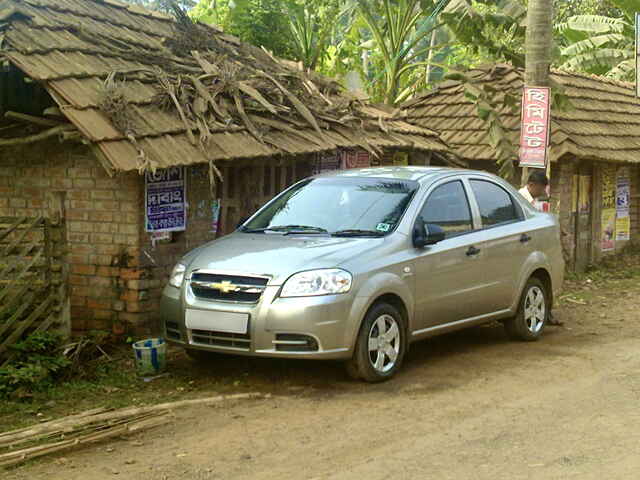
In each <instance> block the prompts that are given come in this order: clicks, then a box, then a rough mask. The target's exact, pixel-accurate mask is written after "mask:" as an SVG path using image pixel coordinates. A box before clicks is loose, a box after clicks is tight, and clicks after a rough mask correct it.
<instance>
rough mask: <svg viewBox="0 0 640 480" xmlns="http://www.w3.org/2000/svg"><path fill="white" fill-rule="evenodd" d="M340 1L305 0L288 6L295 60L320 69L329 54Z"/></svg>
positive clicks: (308, 66)
mask: <svg viewBox="0 0 640 480" xmlns="http://www.w3.org/2000/svg"><path fill="white" fill-rule="evenodd" d="M340 4H341V2H340V1H339V0H328V1H325V2H315V1H313V0H311V1H305V2H304V4H302V5H291V6H289V11H288V15H289V29H290V32H291V40H292V45H293V49H294V54H295V57H296V60H299V61H301V62H302V64H303V65H304V67H305V68H308V69H311V70H315V69H317V68H318V67H319V66H320V65H321V64H322V63H323V62H324V60H325V59H326V58H327V56H328V55H329V45H330V42H331V40H332V36H333V32H334V31H335V30H336V21H337V20H338V18H339V16H340Z"/></svg>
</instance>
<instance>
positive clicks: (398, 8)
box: [358, 0, 444, 105]
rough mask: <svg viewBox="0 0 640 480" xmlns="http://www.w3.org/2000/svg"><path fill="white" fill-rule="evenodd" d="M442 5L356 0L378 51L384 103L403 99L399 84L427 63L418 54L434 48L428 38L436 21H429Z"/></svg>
mask: <svg viewBox="0 0 640 480" xmlns="http://www.w3.org/2000/svg"><path fill="white" fill-rule="evenodd" d="M443 4H444V3H443V2H428V1H422V2H421V1H420V0H396V1H393V0H379V1H376V0H361V1H360V2H358V12H359V13H360V15H361V17H362V19H363V21H364V23H365V24H366V27H367V29H368V30H369V32H370V34H371V36H372V46H375V48H376V50H377V51H378V53H379V59H378V61H379V64H380V67H381V68H380V69H379V70H378V71H379V72H380V73H379V75H378V77H381V78H382V86H383V92H382V99H383V100H384V101H385V103H387V104H391V105H393V104H396V103H398V102H400V101H402V100H404V99H405V98H406V95H407V93H408V90H407V89H406V88H405V90H403V89H402V86H403V84H405V85H406V80H407V78H409V77H410V73H411V72H412V71H413V70H415V69H416V68H419V67H426V66H427V64H428V62H427V61H424V60H422V61H421V60H420V57H423V56H424V55H425V54H427V53H428V52H429V51H430V50H432V49H434V48H436V46H435V45H434V46H432V45H430V43H429V39H431V33H432V32H433V31H435V30H436V29H437V28H438V27H439V24H436V23H435V22H430V20H433V19H434V18H436V17H437V15H438V14H439V11H440V8H441V6H442V5H443ZM429 23H431V24H429ZM425 42H426V43H425ZM377 80H378V81H379V80H380V78H378V79H377Z"/></svg>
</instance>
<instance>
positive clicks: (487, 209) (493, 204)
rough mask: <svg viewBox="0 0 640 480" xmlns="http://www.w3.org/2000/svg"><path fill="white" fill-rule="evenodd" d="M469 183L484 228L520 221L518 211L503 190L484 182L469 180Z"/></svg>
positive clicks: (491, 183)
mask: <svg viewBox="0 0 640 480" xmlns="http://www.w3.org/2000/svg"><path fill="white" fill-rule="evenodd" d="M470 183H471V189H472V190H473V193H474V195H475V196H476V201H477V202H478V208H479V209H480V217H481V218H482V226H483V227H484V228H488V227H494V226H496V225H501V224H504V223H510V222H515V221H518V220H520V213H519V210H518V208H517V207H516V205H515V203H514V202H513V198H512V197H511V195H509V193H508V192H507V191H506V190H505V189H504V188H502V187H500V186H499V185H496V184H495V183H493V182H489V181H486V180H471V182H470Z"/></svg>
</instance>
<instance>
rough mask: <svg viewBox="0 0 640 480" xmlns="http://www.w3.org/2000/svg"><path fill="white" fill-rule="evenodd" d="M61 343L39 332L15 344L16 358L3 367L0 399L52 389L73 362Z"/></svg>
mask: <svg viewBox="0 0 640 480" xmlns="http://www.w3.org/2000/svg"><path fill="white" fill-rule="evenodd" d="M61 342H62V337H61V336H60V335H58V334H55V333H51V332H37V333H34V334H32V335H29V336H28V337H27V338H26V339H25V340H23V341H21V342H18V343H16V344H15V345H13V346H12V347H11V351H12V353H13V358H12V359H11V361H10V362H9V363H8V364H7V365H5V366H3V367H1V368H0V398H2V397H5V398H6V397H8V396H9V395H12V394H18V395H20V396H28V395H29V394H31V393H32V392H34V391H42V390H45V389H47V388H49V387H50V386H51V385H52V384H53V382H54V381H55V379H56V378H58V377H59V376H60V375H61V374H62V373H63V372H64V370H65V369H66V368H67V367H68V366H69V365H70V363H71V362H70V361H69V360H68V359H67V358H66V357H65V356H64V355H63V353H62V352H61V350H60V347H61Z"/></svg>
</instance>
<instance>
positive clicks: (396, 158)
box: [393, 152, 409, 166]
mask: <svg viewBox="0 0 640 480" xmlns="http://www.w3.org/2000/svg"><path fill="white" fill-rule="evenodd" d="M393 165H394V166H406V165H409V154H408V153H407V152H395V153H394V154H393Z"/></svg>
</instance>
